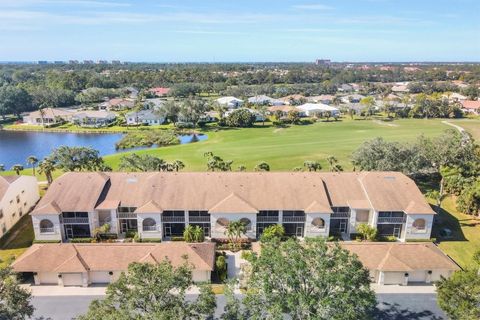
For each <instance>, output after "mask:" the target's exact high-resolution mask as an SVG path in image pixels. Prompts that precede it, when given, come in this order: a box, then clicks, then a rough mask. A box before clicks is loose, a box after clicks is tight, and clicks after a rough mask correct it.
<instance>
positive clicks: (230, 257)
mask: <svg viewBox="0 0 480 320" xmlns="http://www.w3.org/2000/svg"><path fill="white" fill-rule="evenodd" d="M226 254H227V263H228V268H227V274H228V278H238V275H239V274H240V266H241V264H242V263H246V261H245V260H243V259H242V257H241V256H242V252H241V251H238V252H232V251H226Z"/></svg>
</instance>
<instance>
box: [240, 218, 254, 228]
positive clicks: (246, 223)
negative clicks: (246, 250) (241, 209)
mask: <svg viewBox="0 0 480 320" xmlns="http://www.w3.org/2000/svg"><path fill="white" fill-rule="evenodd" d="M240 222H241V223H243V225H244V226H245V227H246V229H247V231H250V230H252V221H250V219H248V218H242V219H240Z"/></svg>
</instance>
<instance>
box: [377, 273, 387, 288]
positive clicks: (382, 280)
mask: <svg viewBox="0 0 480 320" xmlns="http://www.w3.org/2000/svg"><path fill="white" fill-rule="evenodd" d="M378 284H380V285H384V284H385V272H383V271H380V274H379V275H378Z"/></svg>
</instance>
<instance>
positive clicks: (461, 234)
mask: <svg viewBox="0 0 480 320" xmlns="http://www.w3.org/2000/svg"><path fill="white" fill-rule="evenodd" d="M436 219H437V222H436V223H435V225H434V228H433V231H432V237H436V238H437V240H439V241H440V244H439V247H440V249H442V251H443V252H445V253H446V254H448V255H449V256H450V257H452V259H453V260H455V261H456V262H457V263H458V264H459V265H460V266H461V267H462V268H466V267H469V266H473V259H472V258H473V254H474V253H475V251H476V250H479V249H480V220H479V219H476V218H475V217H473V216H470V215H466V214H463V213H460V212H458V211H457V209H456V208H455V199H454V198H453V197H447V198H445V199H443V201H442V211H441V212H440V214H439V215H438V216H437V217H436ZM443 228H448V229H450V230H452V238H450V239H442V238H441V237H440V236H439V232H440V231H441V230H442V229H443Z"/></svg>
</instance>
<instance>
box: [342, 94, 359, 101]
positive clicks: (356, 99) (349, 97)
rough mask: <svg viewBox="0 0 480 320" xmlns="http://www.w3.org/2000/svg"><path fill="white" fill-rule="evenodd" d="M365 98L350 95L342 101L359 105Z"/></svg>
mask: <svg viewBox="0 0 480 320" xmlns="http://www.w3.org/2000/svg"><path fill="white" fill-rule="evenodd" d="M363 98H365V96H364V95H361V94H350V95H348V96H344V97H342V98H341V100H342V102H343V103H359V102H360V101H361V100H362V99H363Z"/></svg>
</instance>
